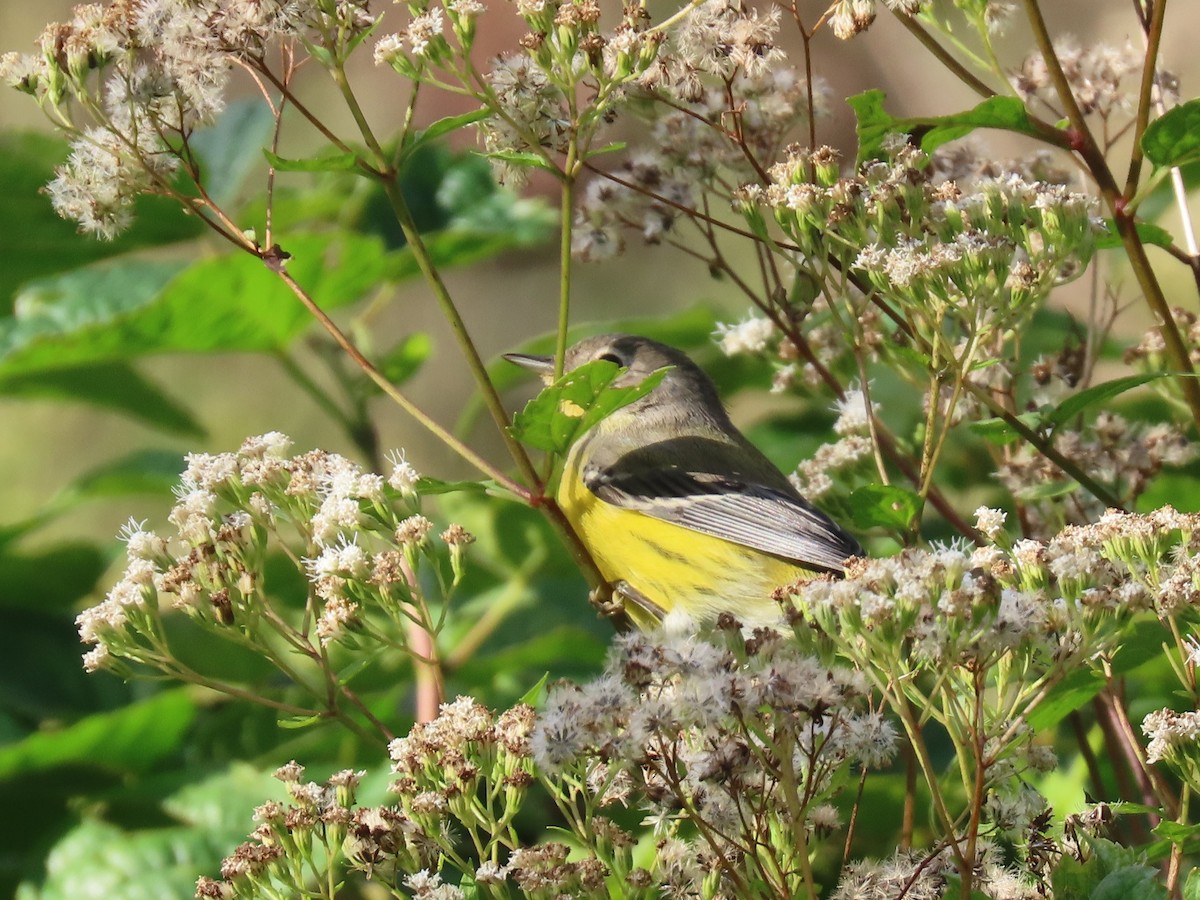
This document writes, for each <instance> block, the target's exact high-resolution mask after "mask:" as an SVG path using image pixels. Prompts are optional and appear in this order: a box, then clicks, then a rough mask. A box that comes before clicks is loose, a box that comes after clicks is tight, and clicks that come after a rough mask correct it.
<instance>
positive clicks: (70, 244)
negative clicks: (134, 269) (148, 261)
mask: <svg viewBox="0 0 1200 900" xmlns="http://www.w3.org/2000/svg"><path fill="white" fill-rule="evenodd" d="M66 158H67V146H66V143H65V142H64V141H63V140H62V139H60V138H57V137H50V136H47V135H44V134H40V133H34V132H20V133H11V132H10V133H7V134H0V221H4V222H9V223H14V227H9V228H6V229H5V233H4V264H3V265H0V315H4V314H7V313H8V312H9V311H10V310H11V308H12V305H11V304H12V297H13V294H14V293H15V292H16V290H17V287H18V286H19V285H21V284H22V283H24V282H26V281H30V280H32V279H34V278H45V277H46V276H47V275H51V274H53V273H55V272H63V271H66V270H69V269H74V268H77V267H79V266H83V265H86V264H87V263H90V262H94V261H96V260H99V259H105V258H107V257H112V256H117V255H120V254H122V253H126V252H128V251H130V250H132V249H135V248H138V247H151V246H158V245H161V244H169V243H174V242H176V241H181V240H185V239H188V238H192V237H195V236H196V235H198V234H200V233H201V232H202V231H203V230H204V226H203V225H201V224H200V222H199V221H198V220H197V219H196V217H195V216H185V215H184V214H183V212H182V210H180V208H179V205H178V204H177V203H175V202H173V201H171V200H167V199H165V198H163V197H143V198H141V199H139V200H138V202H137V204H136V207H135V220H134V225H133V227H132V228H130V229H129V231H127V232H126V233H125V234H123V235H121V236H120V237H118V238H117V239H116V240H114V241H98V240H94V239H92V238H87V237H81V236H80V235H79V233H78V230H77V228H76V226H75V225H74V224H73V223H71V222H67V221H65V220H63V219H60V218H59V217H58V215H57V214H56V213H55V212H54V210H53V209H51V207H50V201H49V200H47V199H46V197H45V196H44V195H42V194H41V193H40V191H41V188H42V187H43V186H44V185H45V184H46V183H47V182H48V181H50V179H51V178H53V177H54V167H55V166H56V165H58V164H60V163H62V162H63V161H64V160H65V159H66ZM17 223H19V224H17Z"/></svg>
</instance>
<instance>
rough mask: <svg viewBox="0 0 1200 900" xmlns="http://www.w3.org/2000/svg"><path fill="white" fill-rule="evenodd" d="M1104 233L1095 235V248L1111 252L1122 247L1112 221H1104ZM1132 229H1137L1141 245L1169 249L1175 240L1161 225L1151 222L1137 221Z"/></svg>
mask: <svg viewBox="0 0 1200 900" xmlns="http://www.w3.org/2000/svg"><path fill="white" fill-rule="evenodd" d="M1104 227H1105V232H1104V233H1103V234H1098V235H1096V247H1097V249H1100V250H1112V249H1114V248H1117V247H1121V246H1123V245H1122V244H1121V236H1120V235H1119V234H1118V233H1117V226H1116V224H1115V223H1114V222H1113V220H1112V219H1105V220H1104ZM1134 228H1136V229H1137V234H1138V237H1139V238H1141V241H1142V243H1143V244H1153V245H1154V246H1156V247H1170V246H1172V245H1173V244H1174V243H1175V239H1174V238H1173V237H1172V236H1171V232H1169V231H1167V229H1165V228H1163V227H1162V226H1161V225H1155V224H1154V223H1153V222H1142V221H1140V220H1139V221H1138V222H1136V223H1134Z"/></svg>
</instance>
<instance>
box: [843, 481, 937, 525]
mask: <svg viewBox="0 0 1200 900" xmlns="http://www.w3.org/2000/svg"><path fill="white" fill-rule="evenodd" d="M920 510H921V498H920V497H919V496H917V495H916V494H915V493H913V492H912V491H910V490H908V489H907V488H902V487H897V486H896V485H890V484H868V485H864V486H862V487H860V488H855V489H854V491H852V492H851V494H850V514H851V516H852V517H853V519H854V524H855V525H857V526H858V527H859V528H872V527H874V526H881V527H883V528H894V529H897V530H899V531H906V530H907V529H908V528H909V527H910V526H911V525H912V522H913V519H914V518H915V517H916V516H917V514H918V513H919V512H920Z"/></svg>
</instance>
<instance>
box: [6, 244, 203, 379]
mask: <svg viewBox="0 0 1200 900" xmlns="http://www.w3.org/2000/svg"><path fill="white" fill-rule="evenodd" d="M185 265H186V264H185V263H183V262H181V261H179V262H174V261H157V260H144V259H126V260H120V261H116V262H110V263H100V264H97V265H93V266H87V267H85V268H82V269H75V270H74V271H71V272H67V273H66V274H64V275H58V276H55V277H53V278H46V279H42V280H40V281H34V282H29V283H27V284H26V285H25V286H24V287H23V288H22V289H21V291H20V292H19V293H18V294H17V297H16V300H15V303H14V308H13V315H12V316H11V317H10V318H7V319H0V376H9V375H11V374H12V373H15V372H24V371H28V370H29V369H31V368H54V369H61V368H65V367H67V366H70V365H72V364H74V365H79V364H82V363H92V362H95V361H97V360H98V359H106V360H109V359H122V358H125V356H126V354H122V353H120V352H119V351H118V352H112V353H109V354H105V355H104V356H97V355H92V354H88V355H81V357H80V358H78V359H75V360H70V359H64V358H63V357H61V356H59V355H58V354H55V353H51V354H49V355H48V357H49V358H47V359H46V360H45V362H44V363H43V365H41V366H29V365H26V366H20V365H14V360H16V359H19V358H20V357H21V356H22V355H24V354H28V352H29V351H30V350H31V349H35V348H37V347H39V346H42V347H47V346H54V345H56V344H57V343H58V341H59V340H61V339H62V338H64V337H66V336H73V337H78V336H80V335H84V334H86V333H89V332H91V333H96V332H103V331H105V329H106V328H107V326H109V325H110V324H112V323H113V322H116V321H118V320H121V319H125V318H128V317H130V316H132V315H133V314H134V313H135V312H137V311H138V310H140V309H143V308H144V307H147V306H149V305H151V304H152V303H154V301H155V300H156V299H157V298H158V297H159V296H160V295H161V293H162V291H163V289H164V288H165V287H166V286H167V284H169V283H170V281H171V279H173V278H174V277H175V276H176V275H178V274H179V273H180V272H181V271H183V269H184V268H185ZM34 355H35V356H36V353H35V354H34Z"/></svg>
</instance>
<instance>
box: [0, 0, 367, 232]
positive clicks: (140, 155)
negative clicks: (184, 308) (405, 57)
mask: <svg viewBox="0 0 1200 900" xmlns="http://www.w3.org/2000/svg"><path fill="white" fill-rule="evenodd" d="M325 22H332V23H334V24H336V25H337V26H338V27H346V28H351V29H359V30H361V29H363V28H366V27H368V26H369V25H370V24H371V22H372V19H371V17H370V16H369V15H368V13H367V12H366V3H365V2H364V0H336V2H327V3H319V2H317V0H236V2H219V0H189V2H184V0H140V2H137V3H131V2H125V0H122V2H113V3H110V4H109V5H107V6H104V5H101V4H98V3H88V4H83V5H80V6H77V7H76V8H75V10H74V15H73V17H72V18H71V20H70V21H67V22H61V23H53V24H51V25H49V26H48V27H47V28H46V30H45V31H44V32H43V33H42V36H41V39H40V41H39V44H40V47H39V52H38V53H36V54H32V55H23V54H18V53H7V54H5V55H4V56H3V57H0V80H3V81H5V82H6V83H8V84H9V85H10V86H12V87H15V88H17V89H19V90H22V91H25V92H26V93H29V94H31V95H33V96H34V97H35V98H36V99H37V101H38V103H39V104H40V105H42V106H43V107H45V108H47V110H48V111H52V112H53V115H54V118H55V120H56V121H59V122H62V123H64V124H68V123H69V126H68V130H69V131H70V133H72V134H73V135H75V141H74V143H73V146H72V152H71V157H70V159H69V160H68V161H67V163H66V164H65V165H63V166H61V167H60V168H59V169H58V171H57V174H56V177H55V179H54V180H53V181H52V182H51V183H50V185H49V187H48V193H49V194H50V199H51V202H52V203H53V205H54V208H55V210H56V211H57V212H58V213H59V214H60V215H62V216H63V217H64V218H68V219H73V220H75V221H77V222H78V223H79V226H80V229H81V230H83V231H85V232H89V233H92V234H95V235H97V236H99V237H102V238H109V239H111V238H113V237H115V236H116V235H117V234H119V233H120V232H121V231H122V230H124V229H125V228H126V227H128V225H129V224H130V222H131V220H132V205H133V201H134V199H135V198H136V196H137V195H138V194H141V193H147V192H166V190H167V188H168V185H169V181H170V177H171V175H172V173H173V172H174V171H175V170H176V169H177V168H178V167H179V165H180V162H181V161H184V160H189V155H188V154H189V151H188V149H187V141H188V138H189V137H190V135H191V133H192V131H193V130H195V129H196V128H197V127H199V126H202V125H205V124H207V123H210V122H212V121H213V119H214V118H215V117H216V115H217V113H219V112H220V111H221V109H222V108H223V106H224V93H225V89H226V85H227V82H228V80H229V75H230V72H231V70H232V68H233V66H234V63H235V61H249V62H253V61H254V60H257V59H261V57H262V54H263V53H264V48H265V47H266V46H267V45H268V44H270V43H271V42H272V41H275V40H280V39H291V38H294V37H298V36H300V35H302V34H303V33H304V32H305V30H306V29H308V28H310V27H312V26H317V25H320V24H321V23H325ZM72 101H74V102H73V103H72ZM77 113H78V114H80V115H82V116H83V117H84V120H85V121H83V122H81V123H78V124H77V123H76V122H75V116H76V114H77Z"/></svg>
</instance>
